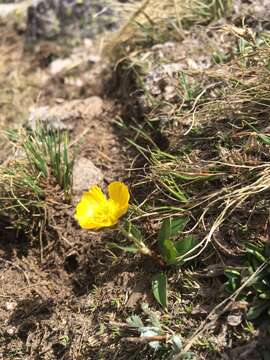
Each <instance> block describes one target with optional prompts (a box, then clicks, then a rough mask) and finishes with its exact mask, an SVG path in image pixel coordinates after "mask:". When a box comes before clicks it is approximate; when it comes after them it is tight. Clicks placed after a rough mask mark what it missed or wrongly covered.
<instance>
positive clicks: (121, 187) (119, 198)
mask: <svg viewBox="0 0 270 360" xmlns="http://www.w3.org/2000/svg"><path fill="white" fill-rule="evenodd" d="M108 193H109V199H107V197H106V196H105V195H104V194H103V192H102V191H101V189H100V187H98V186H93V187H91V188H90V189H89V191H88V192H85V193H84V194H83V196H82V198H81V200H80V202H79V203H78V205H77V207H76V214H75V219H76V220H77V221H78V223H79V224H80V226H81V227H82V228H83V229H100V228H103V227H108V226H113V225H115V224H116V223H117V222H118V220H119V218H120V217H121V216H122V215H124V214H125V213H126V212H127V210H128V202H129V198H130V195H129V191H128V188H127V186H126V185H125V184H123V183H121V182H118V181H115V182H112V183H111V184H110V185H109V186H108Z"/></svg>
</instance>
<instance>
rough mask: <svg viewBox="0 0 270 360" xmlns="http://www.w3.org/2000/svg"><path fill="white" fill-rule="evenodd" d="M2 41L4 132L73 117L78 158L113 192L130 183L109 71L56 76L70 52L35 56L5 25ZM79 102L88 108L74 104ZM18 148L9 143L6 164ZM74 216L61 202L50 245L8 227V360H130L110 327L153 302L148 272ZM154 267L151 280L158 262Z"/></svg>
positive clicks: (2, 311) (0, 283) (0, 236)
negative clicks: (48, 116) (140, 304)
mask: <svg viewBox="0 0 270 360" xmlns="http://www.w3.org/2000/svg"><path fill="white" fill-rule="evenodd" d="M0 34H1V43H0V46H1V56H2V59H1V69H0V72H1V88H2V94H1V95H0V98H1V100H0V101H1V104H0V107H1V128H2V129H6V128H7V127H16V128H19V127H20V126H21V124H22V121H24V120H25V119H26V118H27V116H28V115H27V114H28V113H29V108H30V107H31V106H34V105H35V106H44V105H49V106H56V107H58V108H59V107H60V108H61V111H62V112H63V113H68V114H69V116H67V122H69V125H71V127H72V129H73V130H72V132H71V143H73V145H74V144H75V145H76V152H77V154H79V156H80V157H84V158H87V159H91V160H92V161H93V163H94V164H95V165H96V166H97V167H98V168H99V169H100V170H101V171H102V173H103V175H104V184H106V183H109V182H110V181H112V180H119V179H122V180H125V181H127V174H128V172H127V171H125V168H127V167H128V164H129V163H130V158H131V157H132V154H131V153H130V151H129V149H128V148H127V143H126V142H125V141H124V139H123V138H121V136H119V132H117V131H116V127H115V125H114V123H113V120H114V119H115V117H116V116H117V115H118V114H119V112H120V108H119V106H117V105H116V103H115V102H114V101H112V100H108V99H106V95H104V93H105V91H104V89H103V88H102V85H103V84H106V81H107V80H106V78H105V79H103V78H102V80H101V77H102V76H103V75H101V74H103V65H102V64H99V65H98V66H97V69H94V70H92V72H91V74H90V77H89V76H88V75H89V74H87V71H85V69H84V68H82V69H79V70H78V72H79V74H80V75H81V76H78V74H77V73H75V74H74V73H73V74H70V72H69V73H68V76H67V75H66V73H65V75H63V72H62V73H60V74H57V75H53V76H51V75H50V72H49V70H48V67H47V63H49V61H48V58H50V57H55V56H59V54H60V55H62V50H63V49H61V48H60V47H58V46H57V45H54V44H51V43H46V42H41V43H39V45H38V46H37V47H35V48H34V50H33V49H32V50H31V51H29V50H25V44H24V37H23V36H19V35H17V33H16V32H14V31H13V30H12V29H11V28H10V29H7V28H6V27H5V26H2V27H0ZM77 53H78V49H77ZM80 71H81V72H80ZM84 76H88V77H87V79H84ZM73 79H80V83H79V84H76V80H74V82H72V80H73ZM84 81H85V82H84ZM74 83H75V84H74ZM102 94H103V95H102ZM74 99H79V101H77V102H75V103H72V102H70V101H72V100H74ZM85 99H86V100H85ZM66 104H67V105H66ZM9 150H10V149H9V148H7V146H6V143H5V141H4V140H3V141H2V142H1V155H0V157H1V159H2V161H5V160H6V159H7V158H8V156H9V155H10V154H9V153H8V152H9ZM73 213H74V206H73V205H71V206H68V205H66V206H64V205H62V204H55V207H54V214H53V218H54V219H55V225H53V224H52V228H51V230H50V234H49V238H48V240H47V241H46V243H42V244H40V243H36V242H34V243H31V242H30V241H29V239H27V238H25V237H24V236H23V234H21V233H18V232H17V231H16V229H13V230H10V229H7V227H10V226H9V225H10V224H2V225H1V229H0V267H1V271H0V319H1V324H2V326H1V330H0V358H1V359H99V358H100V359H101V358H103V359H113V358H117V359H119V358H121V354H120V353H119V352H121V351H122V350H123V346H122V345H120V343H119V342H118V341H115V338H116V337H117V333H115V331H114V329H113V326H112V325H110V324H111V323H113V321H116V319H117V321H124V320H125V319H126V317H127V315H128V312H129V310H128V309H132V308H133V307H134V304H136V303H137V301H138V300H139V299H142V298H143V297H146V296H147V291H146V289H149V286H148V285H149V284H148V283H147V279H146V278H147V277H148V275H147V276H145V274H142V272H141V268H142V266H143V265H142V259H141V258H137V259H136V258H135V260H134V259H133V260H132V261H130V259H129V256H123V257H120V258H118V257H116V255H115V254H113V253H111V252H109V251H108V250H106V247H105V241H108V240H110V239H112V236H113V235H112V233H111V232H110V231H108V232H105V234H104V233H102V235H101V234H95V233H91V232H86V231H83V230H81V229H80V228H79V227H78V226H77V225H76V223H75V221H74V220H73ZM145 266H147V268H148V269H149V270H148V271H149V272H151V266H152V264H151V262H150V263H148V262H146V264H145ZM123 304H125V305H126V306H125V309H126V310H125V311H124V312H123V309H122V305H123ZM105 329H106V330H105ZM108 331H109V332H108ZM108 334H110V336H108ZM118 343H119V344H118ZM124 353H125V355H124V358H125V359H127V358H128V357H127V356H129V355H127V352H126V350H124ZM132 353H133V351H132Z"/></svg>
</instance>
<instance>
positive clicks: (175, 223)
mask: <svg viewBox="0 0 270 360" xmlns="http://www.w3.org/2000/svg"><path fill="white" fill-rule="evenodd" d="M188 221H189V218H188V217H181V218H180V217H179V218H174V219H172V218H170V219H166V220H164V221H163V223H162V225H161V228H160V231H159V234H158V245H159V250H160V253H161V255H162V257H163V258H164V260H165V261H166V263H167V264H168V265H172V264H174V263H175V262H176V258H177V257H178V251H177V249H176V247H175V242H173V241H171V240H170V238H171V237H173V236H175V235H176V234H177V233H179V232H180V231H183V230H184V228H185V226H186V224H187V222H188Z"/></svg>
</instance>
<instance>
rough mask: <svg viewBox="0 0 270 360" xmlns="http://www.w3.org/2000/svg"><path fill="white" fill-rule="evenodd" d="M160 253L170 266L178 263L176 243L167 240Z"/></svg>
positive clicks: (161, 246)
mask: <svg viewBox="0 0 270 360" xmlns="http://www.w3.org/2000/svg"><path fill="white" fill-rule="evenodd" d="M160 252H161V255H162V257H163V259H164V260H165V261H166V263H167V264H168V265H173V264H175V262H176V258H177V255H178V252H177V250H176V248H175V246H174V242H173V241H171V240H165V241H163V243H162V244H161V245H160Z"/></svg>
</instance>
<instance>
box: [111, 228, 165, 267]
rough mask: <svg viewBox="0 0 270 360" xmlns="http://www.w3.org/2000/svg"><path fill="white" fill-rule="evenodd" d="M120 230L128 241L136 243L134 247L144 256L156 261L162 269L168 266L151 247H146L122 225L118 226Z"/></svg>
mask: <svg viewBox="0 0 270 360" xmlns="http://www.w3.org/2000/svg"><path fill="white" fill-rule="evenodd" d="M118 229H119V230H120V232H121V233H122V235H124V236H125V237H126V238H127V239H128V240H130V241H132V242H133V243H134V245H135V246H136V247H137V249H138V252H140V253H141V254H143V255H146V256H150V257H151V258H152V259H154V260H155V261H156V262H157V263H158V264H159V266H161V267H165V266H166V264H165V262H164V261H163V260H162V258H161V257H160V256H159V255H157V254H156V253H155V252H154V251H153V250H151V249H149V247H148V246H146V245H145V243H144V242H143V241H142V240H140V239H138V238H136V236H134V235H133V234H132V233H131V232H130V231H127V230H126V229H125V228H124V227H123V226H121V225H118Z"/></svg>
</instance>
